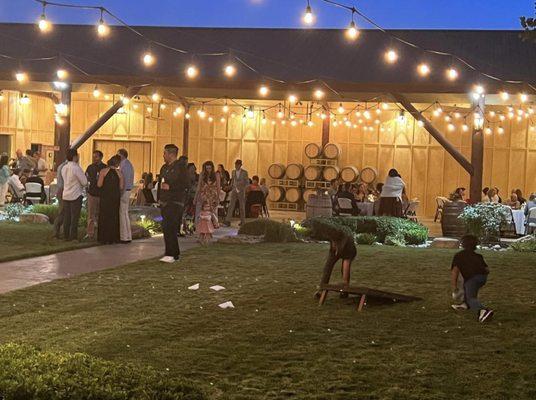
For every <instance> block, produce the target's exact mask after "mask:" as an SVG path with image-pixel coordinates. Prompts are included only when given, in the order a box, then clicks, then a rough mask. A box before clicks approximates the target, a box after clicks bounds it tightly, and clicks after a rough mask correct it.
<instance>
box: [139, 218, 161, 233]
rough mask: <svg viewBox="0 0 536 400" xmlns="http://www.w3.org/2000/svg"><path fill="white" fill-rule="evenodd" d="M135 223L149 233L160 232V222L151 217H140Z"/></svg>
mask: <svg viewBox="0 0 536 400" xmlns="http://www.w3.org/2000/svg"><path fill="white" fill-rule="evenodd" d="M136 224H137V225H139V226H141V227H142V228H144V229H145V230H147V231H148V232H149V233H150V234H151V235H156V234H158V233H162V223H161V222H159V221H155V220H153V219H151V218H141V219H140V220H139V221H137V222H136Z"/></svg>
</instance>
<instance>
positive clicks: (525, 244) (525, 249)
mask: <svg viewBox="0 0 536 400" xmlns="http://www.w3.org/2000/svg"><path fill="white" fill-rule="evenodd" d="M510 248H511V249H512V250H515V251H519V252H522V253H534V252H536V236H533V237H531V238H530V239H527V240H523V241H518V242H514V243H512V244H511V245H510Z"/></svg>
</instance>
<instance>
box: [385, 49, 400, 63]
mask: <svg viewBox="0 0 536 400" xmlns="http://www.w3.org/2000/svg"><path fill="white" fill-rule="evenodd" d="M384 58H385V61H387V62H388V63H389V64H394V63H396V62H397V61H398V53H397V52H396V51H395V50H393V49H389V50H387V51H386V52H385V55H384Z"/></svg>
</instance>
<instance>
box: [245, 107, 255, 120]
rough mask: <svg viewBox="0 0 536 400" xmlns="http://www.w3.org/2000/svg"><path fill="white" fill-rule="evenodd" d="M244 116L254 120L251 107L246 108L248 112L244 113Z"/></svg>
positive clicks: (253, 112)
mask: <svg viewBox="0 0 536 400" xmlns="http://www.w3.org/2000/svg"><path fill="white" fill-rule="evenodd" d="M246 116H247V117H248V118H249V119H253V118H255V111H254V110H253V106H249V107H248V110H247V111H246Z"/></svg>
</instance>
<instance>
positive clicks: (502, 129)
mask: <svg viewBox="0 0 536 400" xmlns="http://www.w3.org/2000/svg"><path fill="white" fill-rule="evenodd" d="M497 133H498V134H500V135H502V134H503V133H504V128H503V127H502V126H499V127H498V128H497Z"/></svg>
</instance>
